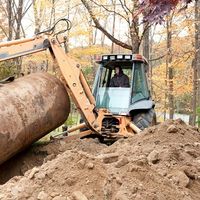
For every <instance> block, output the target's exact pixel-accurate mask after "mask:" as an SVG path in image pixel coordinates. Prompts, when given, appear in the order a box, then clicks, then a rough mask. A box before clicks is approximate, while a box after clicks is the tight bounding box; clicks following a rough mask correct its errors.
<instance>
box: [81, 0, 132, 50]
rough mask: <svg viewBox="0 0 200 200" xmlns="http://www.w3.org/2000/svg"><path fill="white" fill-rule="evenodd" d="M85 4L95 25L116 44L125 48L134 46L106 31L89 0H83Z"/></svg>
mask: <svg viewBox="0 0 200 200" xmlns="http://www.w3.org/2000/svg"><path fill="white" fill-rule="evenodd" d="M81 1H82V3H83V5H84V6H85V7H86V9H87V10H88V12H89V14H90V16H91V18H92V20H93V22H94V24H95V27H96V28H98V29H99V30H100V31H102V32H103V33H104V34H105V35H106V36H107V37H108V38H109V39H110V40H111V41H112V42H114V43H115V44H117V45H119V46H121V47H123V48H125V49H129V50H132V46H131V45H128V44H126V43H124V42H121V41H119V40H118V39H116V38H115V37H113V36H112V35H111V34H110V33H109V32H108V31H106V30H105V29H104V28H103V27H102V26H101V24H100V23H99V21H98V20H97V18H96V17H95V15H94V13H93V11H92V9H91V7H90V6H89V4H88V2H87V1H86V0H81Z"/></svg>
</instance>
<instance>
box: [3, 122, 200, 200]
mask: <svg viewBox="0 0 200 200" xmlns="http://www.w3.org/2000/svg"><path fill="white" fill-rule="evenodd" d="M55 143H56V144H54V143H53V144H51V145H50V146H51V147H53V146H54V145H55V146H56V148H57V149H56V148H52V153H49V155H48V156H47V157H46V158H45V159H43V164H42V165H41V166H38V167H34V168H33V169H31V170H28V171H26V172H25V174H24V176H22V177H20V176H18V177H13V178H12V179H11V180H10V181H8V182H7V183H6V184H4V185H2V186H0V191H1V192H0V199H6V200H7V199H29V200H34V199H39V200H42V199H45V200H46V199H47V200H48V199H49V200H51V199H53V200H87V199H88V200H90V199H91V200H99V199H102V200H103V199H105V200H127V199H130V200H132V199H136V200H143V199H147V200H157V199H158V200H159V199H161V200H163V199H170V200H173V199H174V200H175V199H176V200H177V199H180V200H190V199H192V200H193V199H195V200H197V199H199V195H200V180H199V179H200V133H199V132H198V131H197V129H196V128H193V127H191V126H188V125H186V124H184V123H183V122H182V121H180V120H176V121H166V122H165V123H162V124H160V125H158V126H155V127H151V128H149V129H146V130H145V131H143V132H142V134H140V135H135V136H134V137H132V138H129V139H126V140H124V139H122V140H119V141H118V142H116V143H114V144H113V145H112V146H109V147H107V146H105V145H103V144H99V143H98V142H97V141H95V140H92V139H84V140H73V141H69V140H68V142H64V141H56V142H55ZM50 146H49V147H48V146H46V147H43V148H47V149H48V148H50ZM50 149H51V148H50Z"/></svg>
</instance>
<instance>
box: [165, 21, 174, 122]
mask: <svg viewBox="0 0 200 200" xmlns="http://www.w3.org/2000/svg"><path fill="white" fill-rule="evenodd" d="M171 30H172V19H169V17H168V19H167V60H166V65H167V69H168V82H169V84H168V86H169V87H168V90H169V92H168V105H169V119H173V117H174V95H173V92H174V88H173V87H174V85H173V78H174V75H173V73H174V72H173V66H172V31H171Z"/></svg>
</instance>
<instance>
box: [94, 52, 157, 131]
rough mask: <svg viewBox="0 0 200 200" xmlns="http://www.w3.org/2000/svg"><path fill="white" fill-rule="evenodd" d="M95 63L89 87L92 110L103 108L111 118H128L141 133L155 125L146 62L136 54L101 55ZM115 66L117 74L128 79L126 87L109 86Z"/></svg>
mask: <svg viewBox="0 0 200 200" xmlns="http://www.w3.org/2000/svg"><path fill="white" fill-rule="evenodd" d="M97 63H98V64H99V68H98V71H97V74H96V77H95V81H94V86H93V95H94V97H95V100H96V108H97V109H103V108H105V109H107V110H109V112H111V113H112V114H113V115H120V116H123V115H124V116H130V117H131V118H132V121H133V122H134V124H136V125H137V126H138V127H139V128H140V129H142V130H143V129H144V128H146V127H148V126H150V125H151V124H155V120H156V117H155V111H154V102H153V101H152V99H151V95H150V90H149V87H148V83H147V76H146V75H147V71H148V63H147V61H146V59H145V58H144V57H143V56H141V55H138V54H133V55H132V54H125V55H122V54H120V55H103V56H102V57H101V59H100V60H98V61H97ZM116 67H119V68H121V73H123V74H124V75H125V76H126V77H128V81H129V84H128V85H127V84H126V85H125V86H122V87H113V85H112V84H111V82H112V78H113V77H114V76H115V68H116ZM124 75H123V76H124ZM119 78H120V77H119Z"/></svg>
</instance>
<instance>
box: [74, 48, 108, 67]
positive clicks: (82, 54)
mask: <svg viewBox="0 0 200 200" xmlns="http://www.w3.org/2000/svg"><path fill="white" fill-rule="evenodd" d="M108 52H109V49H108V48H106V47H101V46H100V45H95V46H91V47H83V48H74V49H72V50H71V51H70V53H71V54H72V55H73V56H74V57H76V58H77V59H78V60H79V62H80V63H81V65H83V66H88V65H91V59H93V57H94V56H95V55H100V54H104V53H108Z"/></svg>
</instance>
